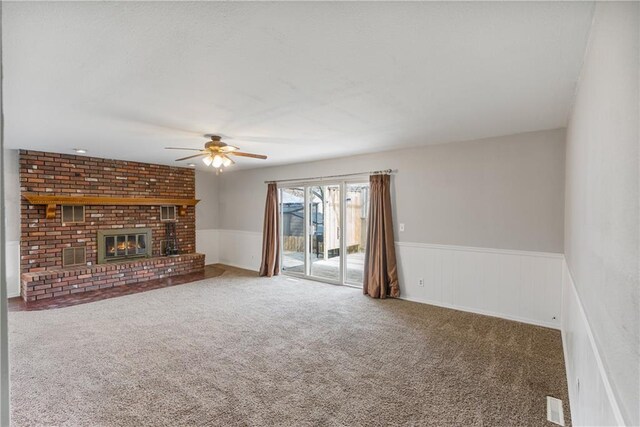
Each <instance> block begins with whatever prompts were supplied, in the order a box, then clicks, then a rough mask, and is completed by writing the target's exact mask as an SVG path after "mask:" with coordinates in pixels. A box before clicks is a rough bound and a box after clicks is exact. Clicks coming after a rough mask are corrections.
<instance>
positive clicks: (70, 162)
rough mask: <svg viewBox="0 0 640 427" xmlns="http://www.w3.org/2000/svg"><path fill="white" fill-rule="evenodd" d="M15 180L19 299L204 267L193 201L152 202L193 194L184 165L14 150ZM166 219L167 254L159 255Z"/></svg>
mask: <svg viewBox="0 0 640 427" xmlns="http://www.w3.org/2000/svg"><path fill="white" fill-rule="evenodd" d="M20 182H21V192H22V195H23V197H22V202H21V242H20V265H21V272H22V286H21V294H22V298H23V299H24V300H25V301H35V300H38V299H44V298H52V297H57V296H63V295H68V294H70V293H77V292H85V291H88V290H94V289H100V288H106V287H113V286H118V285H122V284H132V283H137V282H140V281H144V280H149V279H153V278H162V277H167V276H172V275H177V274H186V273H191V272H195V271H202V269H203V268H204V255H201V254H196V253H195V206H194V205H186V204H185V205H184V206H182V205H181V206H175V205H173V206H167V204H166V203H156V201H168V202H173V201H175V200H190V199H191V200H192V201H193V199H194V198H195V173H194V171H193V170H192V169H187V168H177V167H169V166H163V165H153V164H145V163H137V162H128V161H119V160H107V159H99V158H93V157H85V156H75V155H64V154H54V153H44V152H37V151H21V152H20ZM40 199H43V200H45V201H44V202H42V201H41V200H40ZM87 201H91V204H87V203H88V202H87ZM123 202H126V203H123ZM194 202H195V201H194ZM105 203H108V204H105ZM170 208H171V209H170ZM170 211H171V212H174V211H175V212H176V214H175V216H172V217H169V219H167V218H166V213H167V212H170ZM167 223H171V228H170V229H171V230H172V236H171V237H172V239H173V240H172V241H174V242H175V244H176V245H177V248H176V250H175V251H174V252H173V253H174V254H176V252H177V254H176V255H175V256H164V254H163V250H164V247H163V242H166V241H167V236H166V230H168V229H169V227H167ZM102 239H105V240H102ZM99 242H100V244H99ZM110 244H111V246H109V245H110ZM111 251H113V252H111ZM100 258H101V259H100ZM99 261H100V262H99Z"/></svg>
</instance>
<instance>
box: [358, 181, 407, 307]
mask: <svg viewBox="0 0 640 427" xmlns="http://www.w3.org/2000/svg"><path fill="white" fill-rule="evenodd" d="M369 181H370V187H371V190H370V194H371V198H370V201H369V228H368V229H367V249H366V252H365V258H364V283H363V288H362V290H363V292H364V294H365V295H369V296H370V297H373V298H386V297H388V296H390V297H394V298H397V297H399V296H400V286H399V284H398V264H397V262H396V249H395V245H394V238H393V218H392V215H391V191H390V189H389V186H390V182H391V178H390V176H389V175H371V177H370V179H369Z"/></svg>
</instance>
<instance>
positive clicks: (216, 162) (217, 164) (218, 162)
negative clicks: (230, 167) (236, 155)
mask: <svg viewBox="0 0 640 427" xmlns="http://www.w3.org/2000/svg"><path fill="white" fill-rule="evenodd" d="M222 163H224V159H223V157H222V156H221V155H220V154H216V155H215V156H214V157H213V162H212V166H213V167H214V168H219V167H220V166H222Z"/></svg>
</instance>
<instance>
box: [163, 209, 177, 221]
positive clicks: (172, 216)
mask: <svg viewBox="0 0 640 427" xmlns="http://www.w3.org/2000/svg"><path fill="white" fill-rule="evenodd" d="M175 220H176V207H175V206H160V221H175Z"/></svg>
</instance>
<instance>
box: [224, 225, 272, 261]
mask: <svg viewBox="0 0 640 427" xmlns="http://www.w3.org/2000/svg"><path fill="white" fill-rule="evenodd" d="M218 242H219V246H218V253H219V258H218V259H219V262H221V263H222V264H227V265H232V266H234V267H239V268H245V269H247V270H253V271H258V270H259V269H260V257H261V254H262V233H260V232H256V231H240V230H218Z"/></svg>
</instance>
